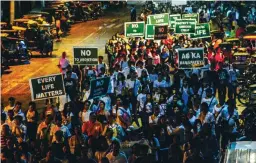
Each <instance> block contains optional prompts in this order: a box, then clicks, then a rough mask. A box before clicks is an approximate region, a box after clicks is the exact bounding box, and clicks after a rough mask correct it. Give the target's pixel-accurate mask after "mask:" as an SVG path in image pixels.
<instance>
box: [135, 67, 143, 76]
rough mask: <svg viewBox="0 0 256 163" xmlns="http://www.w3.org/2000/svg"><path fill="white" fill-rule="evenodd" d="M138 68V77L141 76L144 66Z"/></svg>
mask: <svg viewBox="0 0 256 163" xmlns="http://www.w3.org/2000/svg"><path fill="white" fill-rule="evenodd" d="M136 70H137V73H138V77H141V72H142V70H143V68H140V67H137V68H136Z"/></svg>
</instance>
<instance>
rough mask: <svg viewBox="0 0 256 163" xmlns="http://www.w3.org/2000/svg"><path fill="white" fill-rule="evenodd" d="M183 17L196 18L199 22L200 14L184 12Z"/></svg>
mask: <svg viewBox="0 0 256 163" xmlns="http://www.w3.org/2000/svg"><path fill="white" fill-rule="evenodd" d="M182 19H194V20H196V22H197V23H199V16H198V14H182Z"/></svg>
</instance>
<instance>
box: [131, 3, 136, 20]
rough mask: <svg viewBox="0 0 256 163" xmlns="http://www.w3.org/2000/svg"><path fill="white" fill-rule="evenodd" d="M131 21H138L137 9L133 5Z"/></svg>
mask: <svg viewBox="0 0 256 163" xmlns="http://www.w3.org/2000/svg"><path fill="white" fill-rule="evenodd" d="M131 21H136V8H135V6H134V5H132V9H131Z"/></svg>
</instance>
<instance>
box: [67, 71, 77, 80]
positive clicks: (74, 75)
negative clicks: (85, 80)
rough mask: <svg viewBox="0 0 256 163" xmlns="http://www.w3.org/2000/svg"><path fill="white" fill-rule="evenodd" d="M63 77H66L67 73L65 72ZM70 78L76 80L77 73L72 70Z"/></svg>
mask: <svg viewBox="0 0 256 163" xmlns="http://www.w3.org/2000/svg"><path fill="white" fill-rule="evenodd" d="M64 78H67V74H65V77H64ZM71 78H72V79H76V80H78V76H77V74H76V73H75V72H72V74H71Z"/></svg>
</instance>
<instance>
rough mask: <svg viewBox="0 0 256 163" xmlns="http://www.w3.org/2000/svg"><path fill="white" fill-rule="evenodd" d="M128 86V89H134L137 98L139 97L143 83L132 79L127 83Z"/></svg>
mask: <svg viewBox="0 0 256 163" xmlns="http://www.w3.org/2000/svg"><path fill="white" fill-rule="evenodd" d="M135 81H136V83H135V84H134V82H135ZM126 86H127V87H128V89H133V90H134V91H133V93H134V94H135V96H137V95H138V91H139V88H140V86H141V83H140V81H139V80H137V79H136V80H131V79H128V80H127V81H126ZM134 86H135V88H133V87H134Z"/></svg>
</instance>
